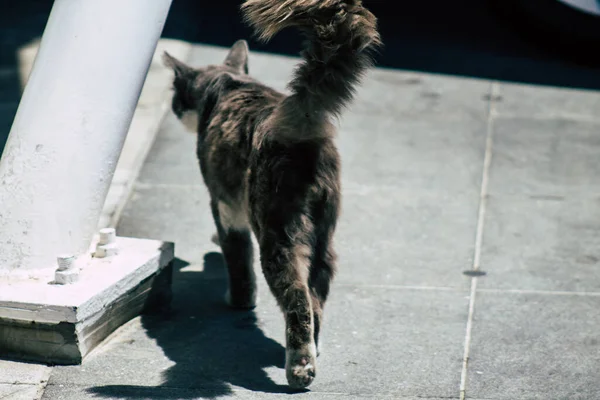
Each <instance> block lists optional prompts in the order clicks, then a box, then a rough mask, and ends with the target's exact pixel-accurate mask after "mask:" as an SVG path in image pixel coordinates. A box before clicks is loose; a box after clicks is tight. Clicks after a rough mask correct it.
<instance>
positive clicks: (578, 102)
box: [496, 83, 600, 121]
mask: <svg viewBox="0 0 600 400" xmlns="http://www.w3.org/2000/svg"><path fill="white" fill-rule="evenodd" d="M499 95H500V96H501V99H500V100H501V101H499V103H498V105H497V107H496V109H497V111H498V113H499V114H500V115H501V116H513V117H515V116H518V117H525V118H534V119H536V120H539V119H546V118H552V119H556V118H561V117H562V118H570V119H580V120H590V119H592V120H596V121H600V113H598V110H599V109H600V95H599V94H598V92H597V91H592V90H578V89H571V88H556V87H547V86H534V85H519V84H509V83H503V84H502V87H501V89H500V93H499Z"/></svg>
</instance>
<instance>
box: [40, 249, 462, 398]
mask: <svg viewBox="0 0 600 400" xmlns="http://www.w3.org/2000/svg"><path fill="white" fill-rule="evenodd" d="M206 263H207V264H208V265H206V266H205V269H210V268H215V269H219V270H220V272H221V274H222V275H223V278H224V265H223V261H222V259H220V257H219V256H218V255H216V254H215V255H214V256H210V257H207V261H206ZM186 268H187V267H183V268H182V270H181V271H180V272H179V274H178V275H176V277H175V282H174V284H175V293H176V294H175V298H174V305H173V308H174V312H173V314H170V315H169V316H168V317H166V319H165V318H156V317H153V318H150V317H142V319H141V320H140V324H141V326H140V327H135V326H134V325H133V326H131V327H130V329H129V330H127V331H125V332H122V333H121V334H120V335H116V336H115V338H114V339H113V341H111V343H110V347H107V348H106V350H105V351H103V352H102V353H100V354H96V355H93V357H92V358H90V360H89V361H88V362H87V363H86V365H85V366H83V367H56V368H55V369H54V372H53V375H52V379H51V380H50V383H49V389H48V390H55V391H57V390H59V389H58V388H57V387H60V385H62V387H67V388H68V387H75V386H76V387H79V388H80V389H81V390H83V389H85V390H86V391H87V392H88V393H93V394H94V395H96V396H98V397H104V398H140V397H146V396H147V397H148V398H162V397H160V396H161V395H158V397H155V396H156V394H158V393H164V391H165V390H167V391H168V390H175V389H177V390H178V391H189V392H186V393H188V394H189V396H192V397H189V398H204V397H211V398H217V397H223V396H231V395H232V394H233V393H234V392H235V394H236V395H237V393H238V392H237V390H240V389H246V390H251V391H254V392H256V393H262V394H263V395H265V393H266V394H281V393H288V392H289V389H288V388H287V386H286V384H285V372H284V370H283V360H284V347H283V345H282V343H284V337H283V334H284V324H283V318H282V316H281V313H280V312H279V310H278V308H277V306H276V304H275V302H274V299H273V298H272V296H270V294H269V293H266V285H265V284H264V282H262V281H261V283H260V289H262V290H261V296H260V299H259V305H258V307H257V309H256V310H255V311H253V312H234V311H230V310H228V309H227V307H226V306H225V305H224V304H223V300H222V298H223V294H224V291H225V279H204V277H203V275H204V274H205V272H204V271H195V270H189V269H186ZM467 303H468V299H467V298H466V292H464V291H441V290H440V291H437V290H397V289H387V290H380V289H373V288H356V287H343V286H340V287H337V288H335V289H334V291H333V295H332V298H331V300H330V302H329V303H328V306H327V307H328V308H327V314H326V325H325V327H324V331H323V340H324V349H323V354H322V356H321V357H320V358H319V364H318V365H319V372H318V374H319V376H318V379H317V380H316V381H315V383H314V385H313V386H312V387H311V391H312V392H313V393H314V394H318V393H322V394H323V395H327V396H329V394H332V395H336V394H337V395H341V394H345V395H347V396H348V395H349V396H355V397H356V398H360V396H362V395H363V394H364V395H365V397H366V396H372V397H374V398H377V394H378V393H381V394H382V395H384V396H391V395H394V396H396V397H397V398H402V397H411V396H415V397H425V398H429V397H433V398H435V397H451V396H453V395H455V394H456V393H457V387H458V381H459V378H460V365H461V355H462V349H461V343H462V341H463V333H464V324H465V320H466V310H467V307H466V306H467ZM140 328H143V329H140ZM145 336H147V337H145ZM108 366H110V368H107V367H108ZM81 390H76V391H74V393H75V394H77V393H81ZM47 393H48V391H47ZM153 393H154V394H153ZM179 396H187V395H184V394H179ZM265 396H266V395H265ZM233 397H236V396H233ZM266 397H267V398H268V396H266ZM61 398H64V399H71V398H78V397H76V395H74V397H69V396H67V395H64V396H63V397H61ZM167 398H168V397H167ZM181 398H188V397H181ZM242 398H245V397H242ZM248 398H253V397H248Z"/></svg>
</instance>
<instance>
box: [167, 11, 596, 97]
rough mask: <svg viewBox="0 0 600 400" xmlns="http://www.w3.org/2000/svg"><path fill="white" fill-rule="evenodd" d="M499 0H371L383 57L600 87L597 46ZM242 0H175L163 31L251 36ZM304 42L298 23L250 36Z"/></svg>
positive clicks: (437, 68)
mask: <svg viewBox="0 0 600 400" xmlns="http://www.w3.org/2000/svg"><path fill="white" fill-rule="evenodd" d="M498 1H500V2H505V3H510V2H511V1H512V0H506V1H505V0H484V1H482V0H454V1H444V0H431V1H404V2H384V1H382V0H364V3H365V4H366V5H367V6H368V7H369V8H370V9H371V11H373V13H374V14H375V15H376V16H378V18H379V21H380V31H381V34H382V36H383V42H384V45H385V47H384V48H383V49H382V51H381V54H380V55H379V57H378V60H377V61H378V65H379V66H384V67H389V68H402V69H409V70H416V71H424V72H434V73H442V74H451V75H461V76H471V77H477V78H485V79H497V80H505V81H515V82H527V83H534V84H543V85H555V86H567V87H580V88H593V89H600V70H599V69H598V67H600V63H598V64H595V65H596V67H593V66H592V65H593V63H594V61H595V59H594V57H593V56H594V55H598V54H597V53H598V52H597V51H595V50H594V48H593V47H585V46H583V44H582V45H581V46H579V45H573V46H571V47H569V50H570V51H568V52H565V51H563V50H564V49H565V46H562V47H559V46H557V40H558V39H560V38H561V37H562V36H561V35H555V34H551V33H550V31H542V29H541V27H540V26H541V25H538V24H534V21H533V19H532V18H530V17H529V16H527V15H526V14H522V13H518V12H516V11H510V10H507V8H508V9H511V7H512V6H509V7H506V6H505V7H497V2H498ZM239 4H240V2H239V1H222V2H217V3H211V5H210V7H207V6H206V3H204V2H199V1H194V0H175V1H174V2H173V6H172V9H171V14H170V16H169V20H168V21H167V25H166V27H165V31H164V35H165V36H167V37H172V38H178V39H184V40H190V41H193V42H202V43H208V44H214V45H219V46H230V45H231V44H232V43H233V42H234V41H235V40H237V39H240V38H246V39H248V38H251V37H252V31H251V30H250V29H248V28H247V27H246V26H245V25H244V23H243V22H242V19H241V15H240V13H239V10H238V8H239ZM513 5H514V4H513ZM538 11H539V12H541V10H538ZM570 17H571V16H569V15H566V14H565V21H564V24H565V25H568V24H569V23H574V22H575V21H573V20H571V19H570ZM527 27H529V28H530V29H529V30H528V29H526V28H527ZM544 35H545V36H544ZM544 39H546V40H544ZM563 40H566V39H563ZM300 44H301V41H300V38H299V35H297V34H296V32H294V31H293V30H288V31H284V32H281V33H280V34H278V35H277V36H276V37H275V38H274V39H273V40H272V41H271V42H270V43H268V44H262V43H258V42H256V41H255V40H251V41H250V46H251V49H254V50H260V51H267V52H276V53H282V54H290V55H297V54H298V52H299V50H300V48H301V46H300ZM582 46H583V47H582ZM567 47H568V46H567ZM596 48H597V47H596ZM584 61H585V62H586V63H587V64H588V66H586V65H585V64H583V62H584Z"/></svg>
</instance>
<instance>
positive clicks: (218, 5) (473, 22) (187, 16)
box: [0, 0, 600, 151]
mask: <svg viewBox="0 0 600 400" xmlns="http://www.w3.org/2000/svg"><path fill="white" fill-rule="evenodd" d="M518 1H520V0H506V1H505V0H502V1H499V0H487V1H482V0H454V1H444V0H430V1H404V2H400V3H398V2H384V1H383V0H365V4H366V5H367V6H368V7H369V8H370V9H371V10H372V11H373V12H374V13H375V14H376V15H377V16H378V17H379V19H380V28H381V29H380V30H381V33H382V36H383V40H384V43H385V48H384V49H383V50H382V51H381V54H380V56H379V57H378V64H379V65H380V66H383V67H389V68H402V69H409V70H416V71H424V72H434V73H442V74H451V75H461V76H471V77H478V78H485V79H497V80H505V81H515V82H527V83H534V84H543V85H555V86H566V87H577V88H588V89H600V71H599V66H600V63H598V62H597V59H598V57H600V53H599V52H598V51H597V50H596V49H597V48H598V46H594V45H593V44H594V43H592V42H582V41H577V42H572V41H568V40H566V39H564V38H563V37H562V36H561V35H560V34H554V33H552V32H550V31H548V30H545V29H543V28H542V26H541V25H540V24H536V23H535V21H534V19H532V18H530V16H528V15H527V14H523V13H517V12H515V11H514V9H515V7H513V5H514V4H516V3H517V2H518ZM542 2H544V3H549V2H550V1H549V0H536V1H535V7H533V6H532V5H531V4H529V3H527V4H528V5H529V6H528V8H529V9H532V8H534V10H535V11H536V12H539V10H540V9H541V8H540V7H541V6H542V5H543V4H542ZM240 3H241V2H240V1H227V0H225V1H220V2H208V3H207V2H203V1H199V0H174V1H173V5H172V8H171V12H170V15H169V18H168V20H167V24H166V26H165V30H164V34H163V36H165V37H169V38H176V39H181V40H186V41H191V42H198V43H206V44H214V45H220V46H230V45H231V44H232V43H233V42H234V41H235V40H237V39H240V38H247V39H249V38H251V37H252V32H251V30H250V29H248V27H246V26H245V24H244V23H243V22H242V19H241V16H240V13H239V5H240ZM492 3H495V4H496V5H498V3H502V4H503V6H501V7H490V4H492ZM530 3H532V4H533V2H530ZM51 6H52V0H27V1H12V0H0V151H1V150H2V149H3V147H4V142H5V140H6V136H7V135H8V131H9V129H10V126H11V124H12V120H13V118H14V114H15V112H16V109H17V105H18V102H19V98H20V88H19V80H18V73H17V58H16V52H17V49H18V48H20V47H21V46H23V45H25V44H27V43H28V42H30V41H31V40H32V39H35V38H37V37H39V36H40V35H41V34H42V32H43V29H44V26H45V23H46V20H47V18H48V14H49V12H50V9H51ZM563 11H564V10H562V9H560V10H559V13H560V18H561V23H560V25H561V27H564V26H579V21H574V20H572V19H571V17H572V15H571V14H570V13H568V12H566V13H565V12H563ZM548 13H549V15H550V14H552V15H551V16H552V18H553V19H554V20H556V14H557V12H556V10H550V11H548ZM542 19H544V18H542ZM546 19H549V18H546ZM554 25H556V24H554ZM250 44H251V47H252V48H253V49H255V50H260V51H267V52H276V53H281V54H291V55H297V54H298V52H299V50H300V38H299V36H298V35H297V34H296V33H295V32H293V31H285V32H282V33H281V34H279V35H278V36H277V37H275V38H274V39H273V40H272V41H271V42H270V43H268V44H261V43H257V42H256V41H255V40H250ZM595 44H597V42H596V43H595ZM586 65H587V66H586Z"/></svg>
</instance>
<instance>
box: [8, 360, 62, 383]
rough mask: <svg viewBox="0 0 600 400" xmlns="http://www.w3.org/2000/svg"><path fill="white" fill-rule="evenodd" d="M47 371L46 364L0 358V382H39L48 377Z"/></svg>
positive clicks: (48, 370)
mask: <svg viewBox="0 0 600 400" xmlns="http://www.w3.org/2000/svg"><path fill="white" fill-rule="evenodd" d="M49 373H50V367H48V366H46V365H42V364H34V363H25V362H17V361H8V360H0V383H5V384H9V383H13V384H17V385H24V384H39V383H40V382H42V381H45V380H47V379H48V375H49Z"/></svg>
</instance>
